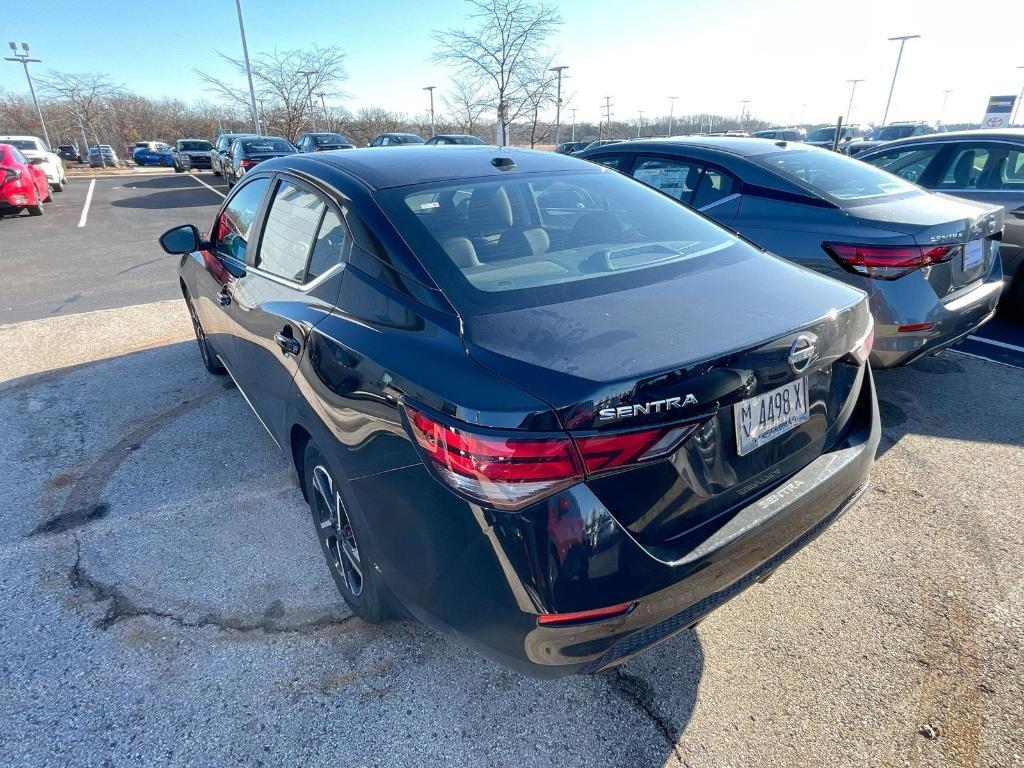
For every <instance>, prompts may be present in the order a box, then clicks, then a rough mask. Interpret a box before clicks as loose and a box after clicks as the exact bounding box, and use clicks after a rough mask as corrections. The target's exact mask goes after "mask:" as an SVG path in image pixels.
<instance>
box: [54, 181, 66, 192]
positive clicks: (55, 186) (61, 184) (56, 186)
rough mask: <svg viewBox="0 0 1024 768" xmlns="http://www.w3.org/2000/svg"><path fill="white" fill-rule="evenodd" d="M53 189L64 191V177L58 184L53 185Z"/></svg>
mask: <svg viewBox="0 0 1024 768" xmlns="http://www.w3.org/2000/svg"><path fill="white" fill-rule="evenodd" d="M53 191H54V192H63V191H64V180H63V179H61V180H60V181H58V182H57V183H56V184H54V185H53Z"/></svg>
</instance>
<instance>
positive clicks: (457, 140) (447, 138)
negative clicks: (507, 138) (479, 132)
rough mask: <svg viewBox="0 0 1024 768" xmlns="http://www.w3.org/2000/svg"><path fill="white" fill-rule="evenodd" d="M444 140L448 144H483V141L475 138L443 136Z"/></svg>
mask: <svg viewBox="0 0 1024 768" xmlns="http://www.w3.org/2000/svg"><path fill="white" fill-rule="evenodd" d="M444 140H445V141H446V142H448V143H449V144H483V143H484V140H483V139H478V138H477V137H476V136H445V137H444Z"/></svg>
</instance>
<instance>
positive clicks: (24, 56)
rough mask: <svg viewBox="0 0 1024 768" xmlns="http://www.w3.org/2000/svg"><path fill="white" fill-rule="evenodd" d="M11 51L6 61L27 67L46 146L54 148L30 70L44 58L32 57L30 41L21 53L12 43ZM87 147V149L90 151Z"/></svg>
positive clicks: (29, 83) (23, 44) (26, 74)
mask: <svg viewBox="0 0 1024 768" xmlns="http://www.w3.org/2000/svg"><path fill="white" fill-rule="evenodd" d="M10 46H11V51H12V52H13V53H14V55H13V56H8V57H7V58H5V59H4V60H5V61H20V62H21V66H23V67H24V68H25V79H26V80H28V89H29V91H30V92H31V93H32V103H33V104H35V105H36V114H37V115H39V127H40V128H42V129H43V138H44V139H46V148H47V149H52V147H51V146H50V136H49V134H48V133H47V132H46V122H45V121H44V120H43V110H41V109H40V108H39V99H37V98H36V87H35V86H34V85H32V75H31V74H30V73H29V71H28V65H29V64H42V63H43V60H42V59H30V58H29V55H28V52H29V47H28V43H22V44H21V53H18V46H17V44H15V43H11V44H10ZM88 149H89V148H88V147H86V151H88Z"/></svg>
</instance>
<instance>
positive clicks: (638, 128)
mask: <svg viewBox="0 0 1024 768" xmlns="http://www.w3.org/2000/svg"><path fill="white" fill-rule="evenodd" d="M637 114H638V115H640V118H639V119H638V120H637V121H636V137H637V138H638V139H639V138H640V131H641V130H643V127H644V111H643V110H642V109H638V110H637Z"/></svg>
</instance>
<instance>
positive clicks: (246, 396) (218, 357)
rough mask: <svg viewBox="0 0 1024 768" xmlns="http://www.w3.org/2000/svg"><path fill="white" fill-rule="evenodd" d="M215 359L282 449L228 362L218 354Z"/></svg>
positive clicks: (271, 437)
mask: <svg viewBox="0 0 1024 768" xmlns="http://www.w3.org/2000/svg"><path fill="white" fill-rule="evenodd" d="M217 359H218V360H220V364H221V365H223V366H224V370H225V371H227V372H228V376H230V377H231V380H232V381H233V382H235V386H236V387H238V391H239V392H241V393H242V399H243V400H245V402H246V403H248V404H249V407H250V408H251V409H252V412H253V413H255V414H256V418H257V419H259V422H260V424H262V425H263V428H264V429H265V430H267V434H268V435H270V439H271V440H273V441H274V445H276V446H277V447H278V448H279V449H281V450H284V449H283V448H281V444H280V443H279V442H277V438H276V437H274V433H273V432H271V431H270V427H268V426H267V423H266V422H265V421H263V419H262V418H261V417H260V415H259V414H258V413H256V408H255V407H253V404H252V400H250V399H249V396H248V395H247V394H245V390H244V389H242V385H241V384H239V383H238V379H236V378H235V374H233V373H232V372H231V369H230V368H228V364H227V363H226V362H224V358H223V357H221V356H220V355H217Z"/></svg>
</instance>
